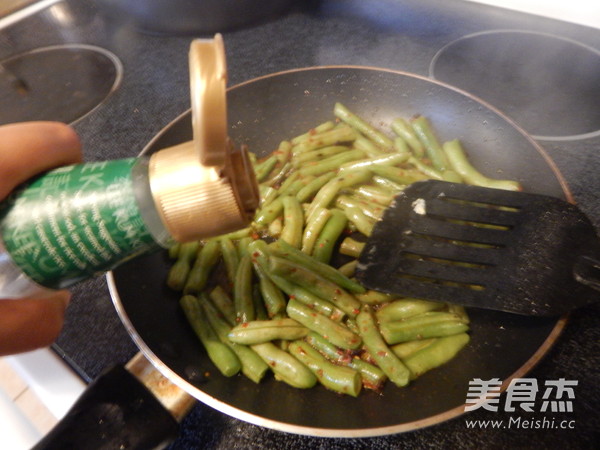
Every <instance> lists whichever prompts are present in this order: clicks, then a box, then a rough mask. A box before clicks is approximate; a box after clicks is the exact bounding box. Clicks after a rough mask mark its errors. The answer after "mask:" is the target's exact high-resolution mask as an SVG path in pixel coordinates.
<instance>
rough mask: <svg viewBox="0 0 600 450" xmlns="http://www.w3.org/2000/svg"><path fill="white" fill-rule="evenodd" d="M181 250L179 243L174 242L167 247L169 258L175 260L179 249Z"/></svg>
mask: <svg viewBox="0 0 600 450" xmlns="http://www.w3.org/2000/svg"><path fill="white" fill-rule="evenodd" d="M180 248H181V242H175V243H174V244H173V245H171V246H170V247H169V258H171V259H177V256H178V255H179V249H180Z"/></svg>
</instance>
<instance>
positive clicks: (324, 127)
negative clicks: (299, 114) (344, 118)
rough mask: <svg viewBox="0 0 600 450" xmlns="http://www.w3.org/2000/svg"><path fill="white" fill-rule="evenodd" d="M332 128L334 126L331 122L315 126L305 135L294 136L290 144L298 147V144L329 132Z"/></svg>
mask: <svg viewBox="0 0 600 450" xmlns="http://www.w3.org/2000/svg"><path fill="white" fill-rule="evenodd" d="M334 126H335V123H334V122H333V121H331V120H328V121H327V122H323V123H322V124H320V125H317V126H316V127H314V128H312V129H310V130H309V131H307V132H306V133H303V134H301V135H299V136H296V137H295V138H293V139H292V140H291V143H292V144H293V145H298V144H300V143H302V142H304V141H306V140H308V139H309V138H311V137H314V136H315V135H316V134H319V133H323V132H325V131H329V130H331V129H332V128H333V127H334Z"/></svg>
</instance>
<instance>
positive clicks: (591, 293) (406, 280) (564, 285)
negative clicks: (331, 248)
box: [356, 181, 600, 316]
mask: <svg viewBox="0 0 600 450" xmlns="http://www.w3.org/2000/svg"><path fill="white" fill-rule="evenodd" d="M356 276H357V278H358V279H359V281H361V282H362V284H363V285H365V286H366V287H367V288H370V289H377V290H380V291H384V292H387V293H392V294H400V295H403V296H410V297H418V298H423V299H430V300H437V301H443V302H447V303H455V304H460V305H463V306H470V307H478V308H485V309H493V310H499V311H506V312H511V313H517V314H525V315H537V316H554V315H560V314H563V313H565V312H567V311H569V310H572V309H574V308H577V307H580V306H583V305H586V304H589V303H591V302H594V301H597V300H598V299H600V294H599V293H598V292H597V290H600V240H599V239H598V236H597V234H596V231H595V229H594V227H593V225H592V223H591V222H590V221H589V219H588V218H587V217H586V216H585V215H584V214H583V213H582V212H581V211H580V210H579V209H578V208H577V207H575V206H574V205H572V204H570V203H567V202H565V201H563V200H560V199H557V198H554V197H549V196H544V195H538V194H526V193H522V192H511V191H504V190H498V189H490V188H482V187H476V186H468V185H464V184H456V183H449V182H445V181H423V182H418V183H414V184H412V185H411V186H409V187H408V188H407V189H406V190H405V191H404V192H403V193H401V194H399V195H398V196H397V197H396V199H395V200H394V202H393V203H392V205H391V206H390V207H389V208H388V209H387V210H386V211H385V213H384V215H383V218H382V220H381V221H380V222H378V223H377V225H376V226H375V227H374V229H373V232H372V235H371V236H370V237H369V239H368V240H367V243H366V245H365V248H364V250H363V251H362V253H361V255H360V258H359V264H358V266H357V273H356Z"/></svg>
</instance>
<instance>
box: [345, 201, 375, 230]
mask: <svg viewBox="0 0 600 450" xmlns="http://www.w3.org/2000/svg"><path fill="white" fill-rule="evenodd" d="M344 213H345V214H346V217H347V218H348V220H349V221H350V222H352V223H353V224H354V226H356V229H357V230H358V231H360V232H361V233H362V234H364V235H365V236H371V232H372V231H373V227H374V226H375V222H374V221H373V220H372V219H370V218H369V217H367V216H366V215H365V213H363V212H362V210H361V209H360V208H357V207H356V206H350V207H348V208H345V209H344Z"/></svg>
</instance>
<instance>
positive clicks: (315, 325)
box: [286, 299, 362, 350]
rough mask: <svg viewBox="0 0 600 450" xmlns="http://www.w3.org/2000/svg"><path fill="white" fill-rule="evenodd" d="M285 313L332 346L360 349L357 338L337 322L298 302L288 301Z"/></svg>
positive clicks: (359, 340)
mask: <svg viewBox="0 0 600 450" xmlns="http://www.w3.org/2000/svg"><path fill="white" fill-rule="evenodd" d="M286 311H287V314H288V316H289V317H291V318H292V319H294V320H296V321H298V322H300V323H301V324H302V325H304V326H305V327H306V328H308V329H310V330H312V331H314V332H316V333H318V334H319V335H321V336H323V337H325V338H326V339H327V340H328V341H329V342H331V343H332V344H333V345H336V346H338V347H341V348H345V349H351V350H356V349H357V348H360V345H361V343H362V342H361V339H360V337H359V336H357V335H356V334H354V333H353V332H352V331H350V330H349V329H348V328H347V327H345V326H344V325H342V324H340V323H339V322H336V321H334V320H331V319H330V318H329V317H326V316H324V315H322V314H319V313H318V312H315V311H313V310H312V309H310V308H309V307H308V306H306V305H304V304H303V303H301V302H299V301H298V300H296V299H290V300H289V301H288V304H287V308H286Z"/></svg>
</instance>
